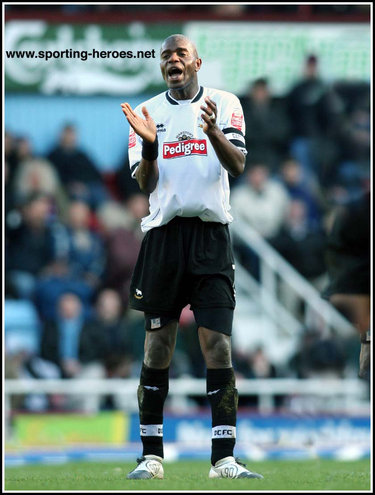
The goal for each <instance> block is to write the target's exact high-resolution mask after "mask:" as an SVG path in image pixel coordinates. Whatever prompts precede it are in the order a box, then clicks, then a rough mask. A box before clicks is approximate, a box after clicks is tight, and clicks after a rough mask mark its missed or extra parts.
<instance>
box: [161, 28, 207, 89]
mask: <svg viewBox="0 0 375 495" xmlns="http://www.w3.org/2000/svg"><path fill="white" fill-rule="evenodd" d="M201 64H202V60H201V59H200V58H197V56H196V52H195V49H194V47H193V45H192V44H191V43H190V41H188V40H185V39H183V38H172V39H169V40H167V41H165V42H164V43H163V45H162V47H161V53H160V69H161V73H162V75H163V79H164V80H165V82H166V83H167V86H168V87H169V88H170V89H183V88H185V87H187V86H189V85H190V84H191V83H192V82H193V81H194V80H195V78H196V77H197V72H198V70H199V69H200V67H201Z"/></svg>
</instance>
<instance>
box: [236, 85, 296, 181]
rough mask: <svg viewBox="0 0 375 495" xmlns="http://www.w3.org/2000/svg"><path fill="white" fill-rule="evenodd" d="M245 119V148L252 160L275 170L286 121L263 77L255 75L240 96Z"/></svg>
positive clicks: (285, 134)
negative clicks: (254, 78)
mask: <svg viewBox="0 0 375 495" xmlns="http://www.w3.org/2000/svg"><path fill="white" fill-rule="evenodd" d="M241 103H242V108H243V111H244V116H245V123H246V138H245V139H246V148H247V149H248V150H249V154H250V155H249V156H250V157H251V159H252V161H253V162H258V163H260V162H262V163H266V164H267V165H268V166H269V167H270V169H271V170H272V171H273V172H275V171H276V170H278V167H279V162H280V160H281V157H282V156H283V155H284V154H285V153H286V151H287V143H288V139H289V131H290V124H289V120H288V117H287V115H286V112H285V111H284V109H283V107H282V106H281V104H280V103H279V102H276V101H275V100H274V99H273V98H272V96H271V93H270V90H269V87H268V82H267V80H266V79H263V78H262V79H257V80H256V81H254V83H253V84H252V86H251V89H250V92H249V94H248V95H247V96H246V97H245V98H242V99H241Z"/></svg>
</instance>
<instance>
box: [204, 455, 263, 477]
mask: <svg viewBox="0 0 375 495" xmlns="http://www.w3.org/2000/svg"><path fill="white" fill-rule="evenodd" d="M208 477H209V478H257V479H262V478H263V476H262V475H261V474H258V473H253V472H251V471H249V470H248V469H246V466H245V464H243V463H242V462H240V461H239V460H238V459H237V458H236V459H235V458H234V457H232V456H230V457H224V459H220V460H219V461H217V463H216V464H215V466H211V469H210V472H209V474H208Z"/></svg>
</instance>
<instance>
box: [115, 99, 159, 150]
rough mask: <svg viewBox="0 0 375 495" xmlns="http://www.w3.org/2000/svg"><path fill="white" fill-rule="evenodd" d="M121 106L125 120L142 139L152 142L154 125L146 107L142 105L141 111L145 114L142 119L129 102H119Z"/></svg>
mask: <svg viewBox="0 0 375 495" xmlns="http://www.w3.org/2000/svg"><path fill="white" fill-rule="evenodd" d="M121 108H122V111H123V113H124V115H125V117H126V119H127V121H128V122H129V124H130V125H131V127H132V128H133V129H134V131H135V132H136V133H137V134H138V136H140V137H141V138H142V139H143V141H148V142H149V143H153V142H154V141H155V139H156V125H155V122H154V121H153V120H152V118H151V117H150V114H149V113H148V111H147V108H146V107H142V113H143V115H144V116H145V118H144V119H142V118H141V117H139V115H137V114H136V113H135V112H134V110H133V109H132V107H131V106H130V105H129V103H121Z"/></svg>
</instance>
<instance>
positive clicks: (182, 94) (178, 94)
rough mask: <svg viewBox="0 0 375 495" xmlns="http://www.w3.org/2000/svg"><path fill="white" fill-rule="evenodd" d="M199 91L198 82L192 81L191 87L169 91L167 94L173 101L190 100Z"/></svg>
mask: <svg viewBox="0 0 375 495" xmlns="http://www.w3.org/2000/svg"><path fill="white" fill-rule="evenodd" d="M198 91H199V85H198V81H194V83H192V84H191V85H188V86H185V87H184V88H176V89H170V90H169V94H170V95H171V96H172V98H174V99H175V100H191V99H193V98H194V96H195V95H196V94H197V93H198Z"/></svg>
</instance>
